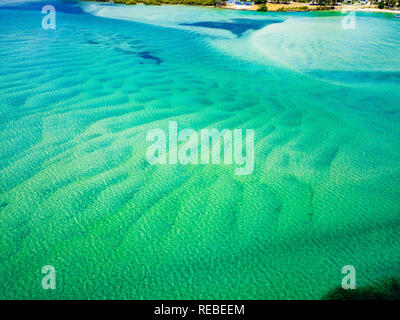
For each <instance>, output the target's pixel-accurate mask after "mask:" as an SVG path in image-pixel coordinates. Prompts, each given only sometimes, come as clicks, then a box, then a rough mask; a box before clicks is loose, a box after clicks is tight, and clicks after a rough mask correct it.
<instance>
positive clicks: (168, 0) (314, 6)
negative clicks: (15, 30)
mask: <svg viewBox="0 0 400 320" xmlns="http://www.w3.org/2000/svg"><path fill="white" fill-rule="evenodd" d="M89 1H97V2H114V3H116V4H126V5H135V4H138V3H143V4H145V5H162V4H176V5H190V6H193V5H194V6H217V7H219V6H223V5H224V4H225V1H221V0H89ZM311 2H312V3H310V0H296V3H298V4H302V3H304V5H300V6H293V4H294V3H292V2H290V1H289V0H254V3H255V4H256V5H258V7H257V11H262V12H265V11H269V9H268V7H267V3H272V4H274V5H276V4H282V7H279V8H277V9H276V8H272V9H271V10H272V11H280V12H285V11H321V10H333V9H335V6H337V5H340V0H313V1H311ZM372 2H373V0H372ZM375 3H376V4H377V7H378V8H379V9H384V8H395V7H396V6H399V5H400V3H399V0H385V1H380V2H379V3H377V2H375ZM306 4H307V5H306Z"/></svg>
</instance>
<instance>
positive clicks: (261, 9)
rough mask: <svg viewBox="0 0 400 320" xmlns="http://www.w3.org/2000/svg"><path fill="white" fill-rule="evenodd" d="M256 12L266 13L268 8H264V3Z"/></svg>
mask: <svg viewBox="0 0 400 320" xmlns="http://www.w3.org/2000/svg"><path fill="white" fill-rule="evenodd" d="M257 11H262V12H266V11H268V7H267V6H266V4H265V3H262V4H261V5H260V6H259V7H258V9H257Z"/></svg>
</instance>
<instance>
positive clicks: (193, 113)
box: [0, 1, 400, 299]
mask: <svg viewBox="0 0 400 320" xmlns="http://www.w3.org/2000/svg"><path fill="white" fill-rule="evenodd" d="M49 3H50V4H53V5H54V6H55V8H56V11H57V16H56V17H57V20H56V23H57V27H56V29H55V30H44V29H42V27H41V20H42V18H43V17H44V15H43V14H41V8H42V6H43V5H44V4H49ZM342 17H343V15H341V14H340V13H319V14H312V13H284V14H278V13H265V14H260V13H256V12H253V13H251V12H238V11H232V10H219V9H212V8H194V7H193V8H191V7H174V6H161V7H152V6H149V7H145V6H129V7H126V6H114V5H103V4H96V3H78V4H76V3H74V2H60V1H57V2H54V1H46V2H41V1H31V2H16V1H14V2H13V3H11V1H10V2H2V3H1V4H0V22H1V23H0V48H1V49H0V61H1V67H0V137H1V138H0V240H1V242H0V243H1V244H0V261H1V264H0V279H1V282H0V298H3V299H10V298H18V299H20V298H29V299H32V298H34V299H53V298H57V299H87V298H92V299H104V298H108V299H116V298H118V299H124V298H129V299H319V298H321V297H323V296H324V295H325V294H326V293H327V292H328V291H329V290H331V289H333V288H335V287H337V286H340V284H341V281H342V277H343V275H342V274H341V270H342V267H343V266H344V265H354V266H355V268H356V271H357V286H363V285H369V284H373V283H374V282H375V281H380V280H382V279H386V278H387V277H389V276H399V275H400V250H399V241H400V228H399V227H400V162H399V160H400V139H399V138H400V123H399V118H400V105H399V101H400V90H399V87H400V86H399V85H400V54H399V49H400V37H399V34H400V21H399V19H395V18H394V15H391V14H376V13H359V12H358V13H357V14H356V29H354V30H344V29H343V28H342V25H341V19H342ZM169 121H176V122H177V123H178V127H179V128H180V129H183V128H192V129H195V130H200V129H202V128H217V129H219V130H222V129H224V128H228V129H234V128H241V129H254V130H255V159H254V161H255V162H254V163H255V168H254V172H253V173H252V174H250V175H246V176H238V175H235V174H234V169H235V166H229V165H222V164H221V165H149V163H148V162H147V160H146V149H147V147H148V146H149V143H148V142H146V133H147V132H148V130H151V129H153V128H162V129H165V130H167V128H168V123H169ZM44 265H53V266H54V267H55V269H56V281H57V288H56V290H43V289H42V287H41V281H42V277H43V276H44V275H43V274H42V273H41V269H42V267H43V266H44Z"/></svg>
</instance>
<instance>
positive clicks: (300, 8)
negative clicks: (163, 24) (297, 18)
mask: <svg viewBox="0 0 400 320" xmlns="http://www.w3.org/2000/svg"><path fill="white" fill-rule="evenodd" d="M85 1H87V2H99V3H107V2H110V3H114V4H117V5H119V4H124V5H136V4H144V5H173V6H174V5H176V6H180V5H183V6H189V7H205V8H216V9H224V10H239V11H254V12H329V11H331V12H338V11H342V10H343V9H346V10H355V11H360V12H362V11H365V12H376V13H391V14H400V8H396V9H387V8H386V9H379V8H378V7H377V6H374V7H365V6H363V5H354V4H349V5H340V6H333V7H332V6H319V5H314V4H310V3H303V2H292V3H286V4H279V3H272V2H268V3H266V4H265V5H266V6H267V8H268V10H267V11H258V9H259V8H260V6H261V5H260V4H256V5H254V6H240V5H224V6H212V5H210V4H200V3H199V4H188V3H176V2H174V1H171V2H170V3H169V2H168V0H166V1H165V2H161V1H159V0H146V1H143V0H138V1H137V2H136V0H116V1H112V0H111V1H108V0H85Z"/></svg>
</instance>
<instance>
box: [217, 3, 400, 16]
mask: <svg viewBox="0 0 400 320" xmlns="http://www.w3.org/2000/svg"><path fill="white" fill-rule="evenodd" d="M266 5H267V8H268V11H270V12H276V11H317V8H318V6H317V5H311V4H309V3H302V2H292V3H288V4H279V3H267V4H266ZM259 6H260V5H258V4H257V5H254V6H251V7H250V6H239V5H234V6H229V5H228V6H226V7H223V8H225V9H232V10H246V11H257V9H258V8H259ZM342 9H347V10H357V11H367V12H382V13H393V14H399V13H400V9H397V10H391V9H379V8H377V7H365V6H362V5H345V6H336V7H335V9H331V10H329V11H340V10H342ZM327 11H328V10H327Z"/></svg>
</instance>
